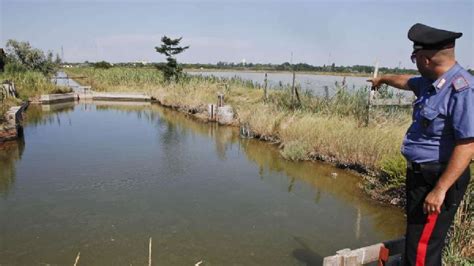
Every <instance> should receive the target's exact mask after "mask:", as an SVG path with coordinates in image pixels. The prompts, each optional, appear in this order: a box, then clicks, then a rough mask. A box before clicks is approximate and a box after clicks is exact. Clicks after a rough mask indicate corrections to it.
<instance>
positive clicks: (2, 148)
mask: <svg viewBox="0 0 474 266" xmlns="http://www.w3.org/2000/svg"><path fill="white" fill-rule="evenodd" d="M24 149H25V141H24V139H23V138H20V139H17V140H14V141H7V142H5V143H1V144H0V169H1V171H0V195H6V194H7V193H8V191H9V189H10V188H11V186H12V185H13V183H14V182H15V165H16V163H17V162H18V161H19V160H21V156H22V154H23V150H24Z"/></svg>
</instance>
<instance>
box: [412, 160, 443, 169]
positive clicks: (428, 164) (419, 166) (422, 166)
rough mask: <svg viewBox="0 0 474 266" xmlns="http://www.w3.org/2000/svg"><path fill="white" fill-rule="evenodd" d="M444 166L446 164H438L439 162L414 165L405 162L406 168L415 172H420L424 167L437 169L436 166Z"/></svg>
mask: <svg viewBox="0 0 474 266" xmlns="http://www.w3.org/2000/svg"><path fill="white" fill-rule="evenodd" d="M445 165H446V163H440V162H426V163H415V162H410V161H407V168H408V169H409V170H412V171H415V172H419V171H421V169H422V168H424V167H430V166H431V167H437V166H445Z"/></svg>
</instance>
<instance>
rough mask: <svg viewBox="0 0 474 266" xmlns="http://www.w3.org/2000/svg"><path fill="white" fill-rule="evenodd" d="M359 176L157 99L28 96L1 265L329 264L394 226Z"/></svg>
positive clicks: (1, 166)
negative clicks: (291, 156)
mask: <svg viewBox="0 0 474 266" xmlns="http://www.w3.org/2000/svg"><path fill="white" fill-rule="evenodd" d="M359 182H360V177H358V176H355V175H353V174H350V173H349V172H347V171H342V170H339V169H336V168H334V167H332V166H329V165H327V164H322V163H311V162H290V161H286V160H283V159H282V158H281V157H280V155H279V152H278V149H277V148H276V147H274V146H272V145H270V144H268V143H264V142H260V141H257V140H251V139H241V138H240V137H239V133H238V129H235V128H230V127H222V126H217V125H215V124H204V123H201V122H197V121H194V120H192V119H190V118H189V117H187V116H186V115H184V114H181V113H178V112H176V111H172V110H169V109H164V108H162V107H160V106H157V105H152V104H139V103H134V104H126V103H120V104H116V103H114V104H112V103H107V102H96V103H81V104H72V103H71V104H58V105H51V106H35V105H32V106H30V108H29V109H28V112H27V121H26V125H25V127H24V137H23V138H22V139H20V140H19V141H16V142H9V143H7V144H4V145H2V146H0V265H4V264H5V265H11V264H12V265H43V264H45V265H46V264H60V265H63V264H68V265H72V264H74V260H75V258H76V255H77V253H78V252H80V253H81V256H80V264H79V265H146V264H147V263H148V239H149V238H150V237H152V239H153V248H152V257H153V264H154V265H194V264H195V263H197V262H199V261H202V262H203V264H201V265H320V264H321V262H322V258H323V257H324V256H328V255H332V254H334V253H335V251H337V250H339V249H342V248H356V247H361V246H366V245H370V244H373V243H377V242H380V241H383V240H388V239H393V238H398V237H399V236H401V235H402V234H403V231H404V216H403V212H402V211H401V210H399V209H397V208H393V207H390V206H384V205H379V204H377V203H376V202H374V201H372V200H370V199H369V198H368V197H367V196H366V195H365V194H364V192H363V191H362V190H361V189H360V188H359V187H358V183H359Z"/></svg>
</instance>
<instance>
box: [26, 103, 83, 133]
mask: <svg viewBox="0 0 474 266" xmlns="http://www.w3.org/2000/svg"><path fill="white" fill-rule="evenodd" d="M75 105H76V104H75V103H74V102H66V103H56V104H49V105H38V104H30V106H28V111H27V112H26V116H25V124H26V125H28V126H33V127H38V126H41V125H48V124H57V125H59V126H60V125H61V123H68V124H71V123H72V121H71V118H70V117H69V115H68V114H70V113H71V112H73V111H74V107H75ZM62 114H65V116H62Z"/></svg>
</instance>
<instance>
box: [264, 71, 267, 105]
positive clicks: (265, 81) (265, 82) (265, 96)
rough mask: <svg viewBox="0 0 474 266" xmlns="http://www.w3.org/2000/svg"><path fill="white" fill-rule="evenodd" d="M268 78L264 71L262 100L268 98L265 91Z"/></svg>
mask: <svg viewBox="0 0 474 266" xmlns="http://www.w3.org/2000/svg"><path fill="white" fill-rule="evenodd" d="M267 83H268V79H267V73H265V80H264V81H263V84H264V87H263V99H264V101H267V100H268V92H267V85H268V84H267Z"/></svg>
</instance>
